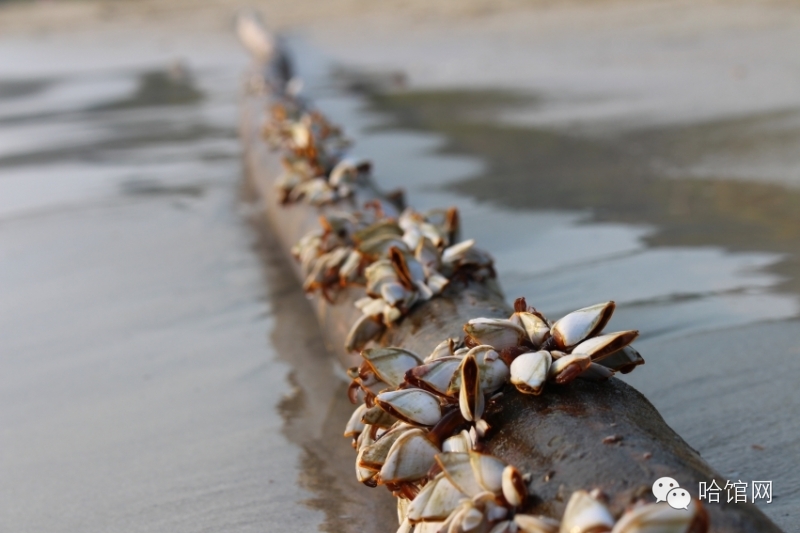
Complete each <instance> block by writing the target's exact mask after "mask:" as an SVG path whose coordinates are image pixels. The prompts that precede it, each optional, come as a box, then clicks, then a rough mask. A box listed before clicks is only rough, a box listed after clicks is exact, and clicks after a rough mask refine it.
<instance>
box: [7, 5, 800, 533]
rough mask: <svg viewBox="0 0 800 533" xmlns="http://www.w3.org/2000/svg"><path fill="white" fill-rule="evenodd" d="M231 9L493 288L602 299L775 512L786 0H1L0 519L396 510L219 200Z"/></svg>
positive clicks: (276, 280)
mask: <svg viewBox="0 0 800 533" xmlns="http://www.w3.org/2000/svg"><path fill="white" fill-rule="evenodd" d="M245 5H254V6H256V7H258V8H259V9H260V10H261V12H262V13H263V14H264V17H265V19H266V21H267V22H268V24H269V25H270V27H272V28H274V29H275V30H278V31H281V32H283V33H284V35H285V37H286V42H287V45H288V46H289V48H290V51H291V53H292V55H293V56H294V58H295V59H296V61H297V66H298V70H299V72H300V74H301V75H302V76H303V77H304V78H305V80H306V91H307V92H308V93H309V95H310V96H311V97H313V98H314V99H315V101H316V102H317V103H318V105H319V106H320V108H321V109H322V110H323V111H325V112H327V113H329V114H330V115H331V116H332V117H334V118H335V119H336V120H337V121H338V122H340V123H342V124H343V125H344V126H345V127H346V129H347V130H348V131H349V132H350V133H351V135H352V136H353V137H354V138H355V140H356V146H357V151H358V153H359V154H362V155H365V156H368V157H372V158H373V159H374V160H375V161H376V168H377V170H378V179H379V180H380V183H381V184H382V185H384V186H386V187H387V188H391V187H395V186H403V187H405V188H406V190H407V192H408V195H409V198H410V200H411V202H412V204H414V205H416V206H418V207H421V208H425V207H433V206H441V205H449V204H456V205H458V206H459V207H460V209H461V211H462V213H463V218H464V222H465V225H466V234H468V235H470V236H474V237H476V238H477V239H478V241H479V242H481V243H484V244H483V245H484V246H485V247H486V248H487V249H489V251H491V252H492V253H493V254H494V255H495V258H496V261H497V264H498V267H499V274H500V279H501V282H502V283H503V286H504V288H505V290H506V293H507V295H508V296H509V297H515V296H517V295H521V294H524V295H525V296H527V297H528V300H529V301H530V302H531V303H533V304H534V305H536V306H537V307H538V308H540V309H541V310H543V311H544V312H545V313H546V314H548V315H550V316H552V317H557V316H559V315H560V314H563V313H565V312H568V311H569V310H571V309H574V308H577V307H580V306H583V305H587V304H591V303H594V302H595V301H600V300H605V299H615V300H616V301H617V302H618V305H619V308H618V311H617V314H616V315H615V319H614V321H613V323H612V325H611V326H610V327H613V328H615V329H627V328H637V329H640V330H641V331H642V337H641V340H640V341H638V342H637V348H638V349H639V350H640V351H641V352H642V353H643V354H644V356H645V358H646V360H647V365H646V366H644V367H642V368H640V369H639V370H637V372H635V373H634V374H631V375H630V376H627V377H625V379H626V380H628V381H629V382H631V383H632V384H634V385H635V386H636V387H637V388H639V389H640V390H641V391H642V392H644V393H645V395H646V396H647V397H648V398H649V399H650V400H651V401H652V402H653V403H654V404H655V405H656V406H657V407H658V408H659V410H660V411H661V413H662V414H663V415H664V417H665V418H666V420H667V421H668V422H669V423H670V425H672V426H673V427H674V428H675V429H676V430H677V431H678V432H679V433H680V434H681V435H682V436H683V437H684V438H685V439H686V440H687V441H688V442H689V443H690V444H691V445H692V446H693V447H695V448H696V449H698V450H699V451H700V452H701V454H702V455H703V456H704V457H705V458H706V459H707V460H708V461H709V462H710V463H711V464H712V465H713V466H715V467H716V468H717V469H718V470H719V471H720V472H721V473H722V474H723V475H724V476H727V477H728V478H729V479H731V480H738V479H741V480H744V481H752V480H773V482H774V500H773V503H772V504H769V505H766V504H762V505H761V508H762V509H763V510H764V511H765V512H766V513H767V514H768V515H769V516H770V517H771V518H773V520H775V521H776V522H777V523H779V524H781V525H782V526H783V527H784V528H785V529H786V530H787V531H800V529H798V526H797V525H796V524H797V522H798V520H797V518H798V514H797V512H798V511H797V510H798V508H800V505H798V503H799V502H798V493H797V487H798V485H799V484H800V471H799V470H798V468H797V466H796V465H797V464H798V462H800V456H798V454H800V450H798V448H797V446H796V436H797V434H798V431H800V423H798V420H800V419H799V418H798V417H797V414H798V411H799V410H800V394H798V393H797V391H796V386H795V380H796V379H795V376H797V375H798V372H799V371H800V363H799V362H798V361H800V358H798V356H800V328H798V321H797V316H798V309H799V307H798V296H799V295H800V261H799V260H798V257H800V256H799V255H798V254H800V159H798V153H800V151H798V150H797V148H798V135H799V132H800V129H799V127H800V114H798V111H800V54H797V50H798V49H800V31H798V30H800V5H798V4H797V3H794V2H649V1H647V2H631V1H583V2H577V1H576V2H543V1H542V2H538V1H537V2H523V1H517V2H511V1H508V2H488V1H487V2H479V1H471V0H470V1H447V2H423V1H413V0H412V1H392V2H366V1H338V0H333V1H326V2H318V1H299V2H297V1H295V2H254V3H245V2H227V1H197V2H188V1H187V2H180V1H171V0H170V1H158V2H157V1H137V2H133V1H131V2H122V1H118V2H117V1H114V2H112V1H107V2H83V1H78V0H76V1H64V2H13V1H12V2H4V3H0V290H2V294H3V297H2V299H0V333H2V344H3V347H2V349H1V350H0V351H2V357H0V365H2V367H0V406H1V407H0V450H2V454H0V461H1V462H2V466H1V467H0V468H2V472H3V475H2V476H0V517H2V523H3V525H4V528H7V529H9V530H13V531H75V530H78V529H80V530H83V531H109V530H124V531H162V530H163V531H198V530H201V529H209V530H219V529H225V530H230V531H233V530H235V531H250V530H252V531H264V530H267V531H271V530H274V529H275V530H276V529H278V527H280V529H281V530H308V529H315V528H316V527H318V526H319V527H321V528H322V529H324V530H327V531H345V530H359V531H364V530H366V531H378V530H380V531H384V530H385V531H390V530H392V527H391V524H390V522H391V520H392V519H393V515H394V510H393V509H392V508H391V505H392V504H391V501H390V500H389V499H387V498H384V499H383V500H381V499H380V498H378V497H377V494H379V493H378V491H371V492H370V491H369V490H368V489H366V488H363V487H360V486H358V485H357V484H356V483H355V481H354V479H353V476H352V472H351V470H352V466H351V460H352V458H351V456H350V450H349V445H348V443H347V442H346V441H345V440H344V439H340V438H339V435H340V431H341V427H342V425H343V424H344V421H345V420H346V418H347V416H348V409H349V407H348V404H347V402H346V401H345V399H344V394H343V388H344V385H343V383H344V382H343V381H342V379H341V372H340V370H338V369H336V368H334V367H333V364H332V362H331V361H330V360H329V359H328V358H327V357H326V356H325V353H324V349H323V348H322V343H321V341H320V339H319V337H318V334H317V332H316V326H315V323H314V321H313V320H311V318H310V317H309V316H308V309H307V307H306V304H305V302H304V299H303V296H302V294H300V291H299V290H298V289H297V288H296V287H295V284H294V282H293V280H292V278H291V276H290V274H289V273H288V270H287V269H286V266H285V263H284V259H283V257H282V256H281V255H280V254H279V253H278V252H277V251H276V250H275V249H274V246H273V244H272V241H271V239H270V236H269V234H268V233H264V232H259V231H257V230H256V229H254V228H257V227H258V210H257V209H256V208H255V207H254V204H253V199H252V198H251V197H249V196H248V193H247V191H246V190H244V191H243V190H242V179H241V165H240V163H239V159H238V158H239V150H240V148H239V146H238V142H237V139H236V133H235V132H236V114H237V99H238V91H239V81H240V75H241V72H242V71H243V69H244V68H245V66H246V65H247V58H246V56H245V54H244V52H243V51H242V50H240V48H239V46H238V44H237V43H236V42H235V39H234V36H233V33H232V22H233V18H234V15H235V13H236V12H237V10H238V9H240V8H241V7H243V6H245ZM252 221H255V222H256V224H255V225H253V224H250V223H249V222H252ZM366 494H369V495H370V496H369V497H364V496H365V495H366ZM382 504H387V505H388V507H386V506H384V507H381V505H382ZM278 524H280V525H278ZM387 524H389V525H388V527H387Z"/></svg>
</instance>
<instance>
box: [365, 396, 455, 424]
mask: <svg viewBox="0 0 800 533" xmlns="http://www.w3.org/2000/svg"><path fill="white" fill-rule="evenodd" d="M375 403H377V404H378V405H379V406H380V407H381V409H383V410H384V411H386V412H387V413H389V414H391V415H393V416H395V417H397V418H399V419H400V420H402V421H404V422H408V423H410V424H416V425H420V426H432V425H434V424H435V423H436V422H438V421H439V419H441V418H442V408H441V405H440V404H439V399H438V398H436V396H434V395H433V394H431V393H430V392H428V391H424V390H422V389H400V390H396V391H388V392H382V393H380V394H378V395H377V396H376V397H375Z"/></svg>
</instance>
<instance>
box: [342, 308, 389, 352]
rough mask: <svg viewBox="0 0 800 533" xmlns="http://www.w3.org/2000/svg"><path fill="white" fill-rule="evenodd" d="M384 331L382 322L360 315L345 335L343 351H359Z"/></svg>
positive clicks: (384, 327)
mask: <svg viewBox="0 0 800 533" xmlns="http://www.w3.org/2000/svg"><path fill="white" fill-rule="evenodd" d="M384 329H386V326H385V325H384V324H383V323H382V322H380V321H378V320H374V319H373V318H371V317H370V316H369V315H361V317H360V318H359V319H358V320H357V321H356V323H355V324H353V327H352V328H350V331H349V332H348V334H347V338H346V339H345V349H346V350H347V351H348V352H357V351H361V350H362V349H363V348H364V346H366V344H367V343H368V342H369V341H371V340H372V339H374V338H376V337H378V336H379V335H380V334H381V333H383V330H384Z"/></svg>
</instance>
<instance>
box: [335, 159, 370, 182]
mask: <svg viewBox="0 0 800 533" xmlns="http://www.w3.org/2000/svg"><path fill="white" fill-rule="evenodd" d="M371 167H372V163H371V162H370V161H369V160H368V159H352V158H345V159H342V160H341V161H339V162H338V163H337V164H336V166H334V167H333V170H331V173H330V176H329V177H328V181H330V183H331V185H333V186H334V187H338V186H339V185H342V184H344V183H354V182H355V181H356V180H357V178H358V176H359V175H360V174H365V173H367V172H369V171H370V168H371Z"/></svg>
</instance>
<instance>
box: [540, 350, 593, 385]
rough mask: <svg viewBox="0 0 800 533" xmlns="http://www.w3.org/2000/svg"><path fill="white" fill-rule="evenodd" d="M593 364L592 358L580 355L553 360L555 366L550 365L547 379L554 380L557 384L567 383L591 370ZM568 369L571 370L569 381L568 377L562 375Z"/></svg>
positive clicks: (575, 354)
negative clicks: (590, 366) (588, 369)
mask: <svg viewBox="0 0 800 533" xmlns="http://www.w3.org/2000/svg"><path fill="white" fill-rule="evenodd" d="M591 364H592V358H591V357H590V356H588V355H585V354H578V353H574V354H570V355H565V356H563V357H559V358H558V359H554V360H553V364H551V365H550V371H549V372H548V374H547V377H548V378H550V379H554V380H555V381H556V382H557V383H566V382H567V381H570V380H571V379H572V378H574V377H577V376H578V375H579V374H580V373H581V372H583V371H584V370H586V369H587V368H589V365H591ZM570 367H574V368H570ZM567 368H570V373H569V374H570V375H569V379H567V376H565V375H563V374H562V373H563V372H564V371H565V370H567ZM573 373H574V375H573Z"/></svg>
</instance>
